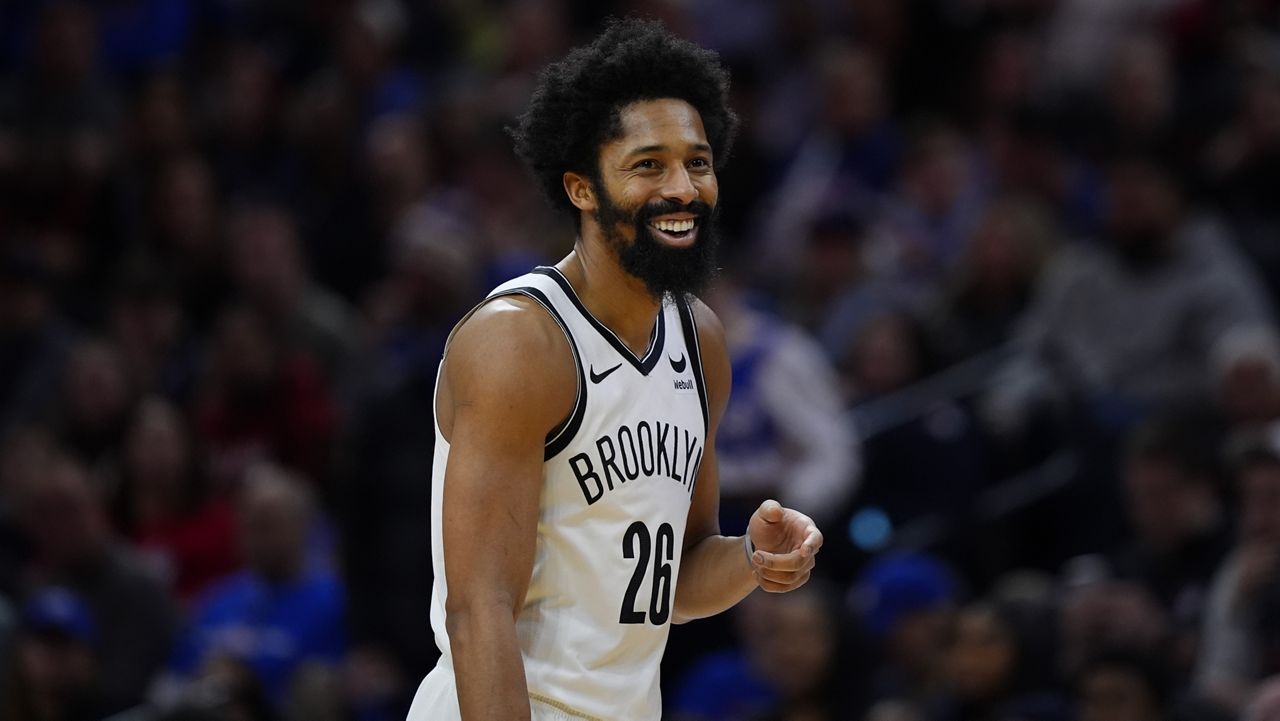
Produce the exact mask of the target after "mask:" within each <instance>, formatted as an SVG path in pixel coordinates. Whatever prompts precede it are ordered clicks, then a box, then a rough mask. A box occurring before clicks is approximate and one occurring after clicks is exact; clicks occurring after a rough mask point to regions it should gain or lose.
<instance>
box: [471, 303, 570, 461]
mask: <svg viewBox="0 0 1280 721" xmlns="http://www.w3.org/2000/svg"><path fill="white" fill-rule="evenodd" d="M508 295H523V296H525V297H527V298H529V299H530V300H532V301H534V302H535V303H537V304H538V305H540V306H542V307H543V308H545V309H546V311H547V312H548V313H550V314H551V317H552V318H553V319H554V320H555V322H556V325H559V326H560V330H562V331H564V337H565V339H566V340H568V341H569V350H571V351H573V364H574V366H575V367H576V370H577V373H578V393H577V397H576V398H575V399H574V402H573V411H572V412H571V413H570V414H569V417H568V418H566V419H565V420H563V421H561V422H560V423H559V424H557V425H556V427H555V428H552V429H551V431H550V432H549V433H547V440H546V442H545V444H544V447H543V451H542V460H544V461H549V460H551V459H552V458H555V457H556V456H557V455H558V454H559V453H560V452H561V451H563V450H564V449H565V448H567V447H568V446H569V442H570V441H572V440H573V437H574V436H575V435H577V433H578V429H579V428H580V427H582V419H583V417H584V416H586V414H587V379H586V376H584V375H583V371H582V357H581V356H579V355H578V344H577V343H575V342H574V340H573V333H572V332H570V331H569V324H568V323H565V322H564V318H563V317H561V315H560V312H559V311H557V310H556V307H555V306H554V305H552V304H551V300H550V299H549V298H547V296H546V294H544V293H543V292H542V291H541V290H538V289H537V288H533V287H530V286H521V287H519V288H508V289H507V290H504V291H502V292H500V293H495V294H494V295H491V296H489V297H488V298H487V299H486V301H489V300H493V299H494V298H501V297H503V296H508Z"/></svg>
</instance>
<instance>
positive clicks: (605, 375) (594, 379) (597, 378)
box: [588, 363, 622, 383]
mask: <svg viewBox="0 0 1280 721" xmlns="http://www.w3.org/2000/svg"><path fill="white" fill-rule="evenodd" d="M621 367H622V364H621V363H619V364H618V365H616V366H614V367H612V368H609V369H607V370H606V371H604V372H603V373H601V374H599V375H596V369H595V368H591V369H589V370H588V373H589V374H590V375H591V382H592V383H599V382H600V381H602V380H604V379H605V378H608V377H609V374H610V373H612V372H614V371H616V370H618V369H619V368H621Z"/></svg>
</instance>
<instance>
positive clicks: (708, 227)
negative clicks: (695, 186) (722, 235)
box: [596, 188, 719, 300]
mask: <svg viewBox="0 0 1280 721" xmlns="http://www.w3.org/2000/svg"><path fill="white" fill-rule="evenodd" d="M600 190H603V189H602V188H600ZM596 195H597V197H598V198H599V199H600V206H599V208H598V209H597V210H596V221H597V222H599V224H600V227H601V229H602V230H603V231H604V236H605V240H606V241H607V242H608V243H609V245H610V247H612V248H613V251H614V254H615V255H616V256H617V258H618V263H619V264H620V265H621V266H622V269H623V270H625V271H626V272H627V273H628V274H630V275H631V276H633V277H635V278H637V279H639V280H640V281H641V282H643V283H644V285H645V288H646V289H647V290H648V291H649V294H650V295H652V296H653V297H654V298H655V299H659V300H660V299H662V298H663V297H665V296H666V295H667V294H668V293H669V294H671V295H672V296H674V297H684V296H687V295H692V294H696V293H699V292H701V291H702V290H704V289H705V288H706V287H707V285H708V284H709V283H710V282H711V281H712V279H714V278H715V276H716V271H717V268H716V262H715V256H716V248H717V246H718V245H719V238H718V237H717V235H716V232H715V228H714V225H715V215H716V213H715V208H713V207H712V206H710V205H708V204H706V203H704V202H702V201H701V200H694V201H693V202H691V203H689V204H688V205H681V204H680V203H676V202H674V201H670V200H661V201H657V202H654V203H649V204H647V205H645V206H643V207H641V208H640V209H639V210H637V211H635V212H633V213H628V212H627V211H626V210H624V209H622V208H620V207H619V206H618V205H616V204H614V202H613V200H612V199H611V198H609V197H608V195H607V194H606V193H604V192H598V193H597V194H596ZM670 213H690V214H692V215H693V216H694V229H695V232H697V234H698V236H697V238H696V239H695V240H694V243H693V245H691V246H689V247H688V248H676V247H672V246H670V245H667V244H665V243H663V242H662V241H660V240H658V238H656V237H655V236H654V234H653V230H652V228H650V227H649V222H650V221H651V220H653V219H654V218H656V217H658V216H661V215H668V214H670ZM628 225H629V226H631V228H632V230H633V232H634V234H635V240H633V241H631V242H628V241H627V239H626V238H625V236H624V235H623V234H622V232H621V228H622V227H624V226H628Z"/></svg>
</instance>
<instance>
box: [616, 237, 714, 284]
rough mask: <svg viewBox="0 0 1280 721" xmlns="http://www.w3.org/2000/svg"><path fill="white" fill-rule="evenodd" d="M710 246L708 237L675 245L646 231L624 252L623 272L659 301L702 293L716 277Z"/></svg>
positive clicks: (622, 255)
mask: <svg viewBox="0 0 1280 721" xmlns="http://www.w3.org/2000/svg"><path fill="white" fill-rule="evenodd" d="M707 243H708V238H707V237H702V238H699V237H696V236H695V237H694V238H693V240H692V241H691V242H690V243H689V244H688V245H685V246H678V245H671V244H669V243H667V242H665V241H664V240H663V239H660V238H658V237H655V233H653V232H650V231H649V229H648V228H644V229H643V230H641V231H640V232H639V233H637V235H636V239H635V240H634V241H633V242H632V243H631V245H630V246H628V247H626V248H624V249H622V250H621V253H620V256H619V260H620V261H621V265H622V268H623V270H625V271H626V272H627V273H628V274H629V275H631V276H632V277H634V278H636V279H638V280H640V281H641V282H642V283H644V285H645V287H646V288H648V289H649V292H650V294H651V295H653V297H655V298H662V297H663V296H664V295H666V294H668V293H670V294H672V295H677V296H679V295H686V294H689V293H698V292H700V291H702V290H703V289H704V288H705V287H706V286H707V284H708V283H709V282H710V281H711V279H712V276H713V275H714V265H713V263H712V261H711V259H710V258H708V257H707V254H708V253H710V252H712V249H711V248H709V247H707ZM638 244H641V245H638Z"/></svg>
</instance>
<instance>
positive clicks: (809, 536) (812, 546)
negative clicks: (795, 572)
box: [800, 526, 823, 558]
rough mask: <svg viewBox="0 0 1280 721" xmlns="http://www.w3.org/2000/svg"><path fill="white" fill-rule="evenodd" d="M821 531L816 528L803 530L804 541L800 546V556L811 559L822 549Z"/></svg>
mask: <svg viewBox="0 0 1280 721" xmlns="http://www.w3.org/2000/svg"><path fill="white" fill-rule="evenodd" d="M822 540H823V539H822V531H819V530H818V527H817V526H809V527H808V528H807V529H805V537H804V541H803V542H802V543H801V544H800V555H802V556H804V557H806V558H811V557H813V556H814V555H816V554H817V553H818V549H820V548H822Z"/></svg>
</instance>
